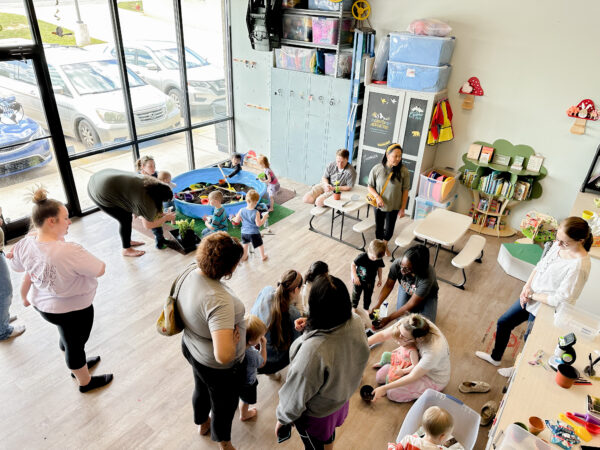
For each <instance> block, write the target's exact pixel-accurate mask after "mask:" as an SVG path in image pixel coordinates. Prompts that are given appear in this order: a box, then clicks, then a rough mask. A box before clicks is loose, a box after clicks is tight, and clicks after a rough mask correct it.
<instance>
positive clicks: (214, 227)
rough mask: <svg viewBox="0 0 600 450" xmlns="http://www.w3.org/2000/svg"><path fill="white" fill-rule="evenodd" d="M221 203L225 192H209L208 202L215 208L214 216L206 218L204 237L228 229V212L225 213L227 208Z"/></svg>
mask: <svg viewBox="0 0 600 450" xmlns="http://www.w3.org/2000/svg"><path fill="white" fill-rule="evenodd" d="M221 203H223V193H222V192H221V191H212V192H211V193H210V194H208V204H209V205H210V206H212V207H213V208H215V209H214V210H213V213H212V216H209V217H207V218H206V219H205V220H204V225H206V228H205V229H204V230H202V237H204V236H208V235H209V234H211V233H216V232H217V231H227V214H225V208H223V206H222V205H221Z"/></svg>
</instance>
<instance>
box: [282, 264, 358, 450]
mask: <svg viewBox="0 0 600 450" xmlns="http://www.w3.org/2000/svg"><path fill="white" fill-rule="evenodd" d="M290 358H291V361H292V362H291V364H290V368H289V370H288V374H287V378H286V381H285V384H284V385H283V386H282V387H281V389H280V390H279V405H278V406H277V425H276V430H279V429H280V428H281V427H282V426H289V425H291V424H294V426H295V427H296V429H297V430H298V433H299V434H300V437H301V438H302V442H303V443H304V447H305V448H306V449H323V448H328V449H331V448H333V441H334V440H335V429H336V427H340V426H342V424H343V423H344V420H345V419H346V416H347V415H348V409H349V399H350V397H351V396H352V394H353V393H354V392H355V391H356V389H357V388H358V386H359V384H360V381H361V379H362V375H363V371H364V369H365V366H366V365H367V360H368V359H369V347H368V346H367V340H366V336H365V331H364V327H363V324H362V321H361V320H360V318H359V317H358V316H357V315H356V314H352V303H351V302H350V295H349V294H348V289H346V285H345V284H344V282H343V281H342V280H340V279H339V278H335V277H332V276H330V275H322V276H320V277H318V278H317V279H316V280H315V281H314V282H313V284H312V287H311V290H310V295H309V315H308V319H307V321H306V328H305V331H304V334H303V335H302V337H300V338H299V339H297V340H296V341H295V342H294V343H293V344H292V347H291V349H290Z"/></svg>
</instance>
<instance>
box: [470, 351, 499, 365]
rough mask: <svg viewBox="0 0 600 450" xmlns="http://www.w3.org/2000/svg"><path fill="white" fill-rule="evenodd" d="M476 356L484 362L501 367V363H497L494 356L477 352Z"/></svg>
mask: <svg viewBox="0 0 600 450" xmlns="http://www.w3.org/2000/svg"><path fill="white" fill-rule="evenodd" d="M475 356H477V357H478V358H481V359H483V360H484V361H487V362H489V363H490V364H492V365H493V366H496V367H498V366H499V365H500V361H496V360H495V359H493V358H492V355H490V354H489V353H484V352H475Z"/></svg>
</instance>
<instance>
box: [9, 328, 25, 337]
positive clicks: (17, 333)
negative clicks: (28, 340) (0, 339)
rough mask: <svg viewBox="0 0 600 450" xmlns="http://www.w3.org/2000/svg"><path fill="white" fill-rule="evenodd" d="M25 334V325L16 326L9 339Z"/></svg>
mask: <svg viewBox="0 0 600 450" xmlns="http://www.w3.org/2000/svg"><path fill="white" fill-rule="evenodd" d="M23 333H25V325H14V326H13V330H12V333H10V335H9V336H8V339H10V338H14V337H17V336H21V335H22V334H23Z"/></svg>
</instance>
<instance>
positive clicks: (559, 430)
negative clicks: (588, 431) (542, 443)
mask: <svg viewBox="0 0 600 450" xmlns="http://www.w3.org/2000/svg"><path fill="white" fill-rule="evenodd" d="M545 422H546V426H547V427H548V428H549V429H550V431H551V432H552V440H551V441H550V442H552V443H553V444H556V445H558V446H559V447H560V448H564V449H567V450H568V449H570V448H571V447H573V446H574V445H577V444H579V443H580V442H581V441H580V440H579V438H578V437H577V435H576V434H575V431H574V430H573V427H571V426H569V425H567V424H565V423H562V422H561V421H559V420H555V421H551V420H546V421H545Z"/></svg>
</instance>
